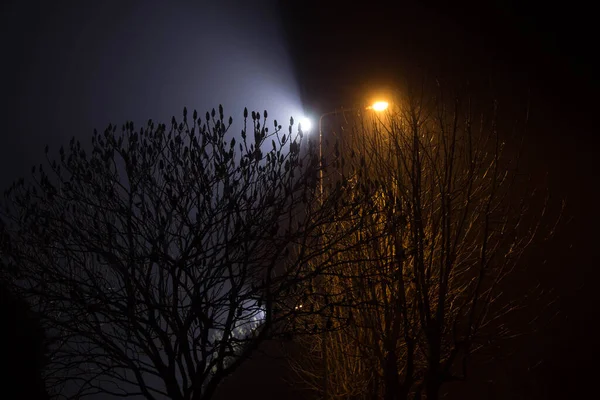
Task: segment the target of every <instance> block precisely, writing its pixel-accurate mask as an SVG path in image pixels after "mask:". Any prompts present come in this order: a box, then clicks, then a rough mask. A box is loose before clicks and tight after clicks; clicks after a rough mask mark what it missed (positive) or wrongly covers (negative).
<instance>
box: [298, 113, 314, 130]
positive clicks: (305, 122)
mask: <svg viewBox="0 0 600 400" xmlns="http://www.w3.org/2000/svg"><path fill="white" fill-rule="evenodd" d="M300 128H301V129H302V132H310V131H311V129H312V121H311V120H310V118H307V117H303V118H300Z"/></svg>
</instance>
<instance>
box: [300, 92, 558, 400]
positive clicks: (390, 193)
mask: <svg viewBox="0 0 600 400" xmlns="http://www.w3.org/2000/svg"><path fill="white" fill-rule="evenodd" d="M420 89H422V88H420ZM406 93H408V95H406V96H404V97H403V98H399V99H396V101H395V103H394V106H393V107H391V108H390V109H389V110H388V111H386V112H385V113H382V114H375V113H373V112H370V111H364V112H363V111H362V110H361V112H359V114H361V115H358V116H357V113H356V112H352V113H349V115H346V116H345V117H346V119H345V120H346V121H347V123H348V125H346V126H345V128H346V129H345V131H344V132H343V133H341V134H342V135H344V136H343V137H342V138H341V139H340V141H338V142H337V143H336V144H335V146H336V147H338V146H339V147H342V149H343V150H341V151H339V152H338V154H341V157H335V156H334V157H333V158H331V159H330V160H329V164H330V165H338V166H339V167H338V168H342V166H344V167H343V174H344V175H347V176H349V177H350V181H352V182H354V183H353V185H354V186H355V187H356V188H359V187H364V186H370V187H373V188H374V194H373V195H372V196H371V197H370V199H369V202H368V204H365V207H368V208H369V210H370V211H369V213H368V214H369V216H368V218H367V219H366V221H365V223H363V224H362V225H361V229H360V230H359V231H357V232H355V234H354V241H355V243H356V244H357V245H356V246H355V247H353V248H351V247H350V246H348V251H346V252H344V253H340V254H338V256H336V257H341V258H342V259H343V260H352V262H350V263H344V262H341V261H342V260H340V264H341V265H342V267H341V268H339V269H338V270H337V273H331V274H329V275H328V276H327V277H326V278H325V283H324V284H322V285H321V288H322V290H325V291H327V292H329V293H330V295H331V296H334V297H336V298H338V299H340V306H337V305H336V306H335V308H336V309H337V310H336V311H335V312H334V313H337V314H339V315H340V316H341V318H342V319H343V318H348V319H349V320H350V321H351V323H348V324H345V325H344V326H342V327H340V329H338V330H335V331H331V332H326V333H325V334H323V335H318V336H310V337H304V338H302V339H301V340H303V341H304V344H305V346H306V348H307V350H308V351H307V352H306V357H304V358H301V359H296V360H292V364H293V367H294V368H295V370H296V371H297V372H298V373H299V375H300V377H301V378H302V379H303V380H304V382H305V383H307V384H308V385H309V387H311V388H313V389H315V390H317V391H318V392H321V393H323V394H324V397H325V398H356V399H359V398H360V399H370V398H385V399H389V400H397V399H407V398H415V399H418V398H422V397H425V398H427V399H428V400H433V399H437V398H438V396H439V395H440V388H441V387H442V385H444V384H445V383H447V382H450V381H453V380H462V379H465V378H466V376H467V361H468V360H469V358H470V356H471V354H473V353H475V352H478V351H486V350H490V349H492V348H493V347H494V346H495V345H496V343H497V340H499V339H502V338H507V337H510V336H512V335H514V334H518V333H519V331H517V332H515V331H514V330H513V328H514V327H511V326H509V325H507V324H506V323H505V322H506V320H505V319H504V317H505V316H506V315H507V314H509V313H511V312H512V311H515V310H516V309H518V308H519V307H521V306H522V305H525V304H526V301H525V300H524V299H523V298H515V297H510V296H508V295H506V290H505V289H506V284H505V283H504V282H505V281H506V278H507V277H510V275H511V272H513V271H514V269H515V267H517V266H519V265H520V264H519V262H520V259H521V256H522V254H523V253H524V251H525V250H526V249H527V248H528V247H529V246H530V244H531V243H532V241H533V239H534V238H535V237H536V235H538V232H539V228H540V224H541V221H542V220H543V218H542V216H543V215H544V210H545V207H546V197H545V196H544V195H542V196H536V195H535V191H531V186H529V185H528V184H527V176H525V175H524V174H522V173H521V171H520V170H519V166H518V152H515V151H514V147H518V146H514V145H513V149H510V150H507V146H506V143H505V139H507V138H508V136H504V137H502V136H501V132H500V131H499V128H498V119H497V115H496V111H497V110H496V105H495V104H494V105H492V107H491V108H490V110H489V113H486V114H484V115H483V116H482V117H480V116H479V115H475V113H474V111H473V109H472V104H470V102H469V101H464V102H461V101H460V98H458V97H453V98H451V99H447V98H445V97H444V94H445V93H444V92H443V90H441V88H440V89H439V91H437V92H433V94H426V92H423V91H419V92H412V94H411V92H406ZM429 93H431V92H429ZM327 153H328V154H329V153H330V154H331V155H335V152H327ZM352 154H355V155H354V156H352ZM341 158H344V161H343V162H342V161H341ZM356 192H358V191H353V192H352V193H356ZM339 223H340V222H334V224H339ZM548 228H549V230H548V231H544V232H543V233H544V235H541V236H545V235H548V234H550V233H551V232H552V230H553V228H552V227H551V226H549V227H548ZM342 230H343V228H342ZM541 236H540V237H541ZM319 302H320V299H319V297H317V296H309V297H308V298H307V300H306V301H305V304H304V305H303V307H308V306H310V304H311V303H319ZM316 320H318V317H317V318H316ZM517 329H520V328H517ZM323 377H325V379H323Z"/></svg>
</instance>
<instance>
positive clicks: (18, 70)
mask: <svg viewBox="0 0 600 400" xmlns="http://www.w3.org/2000/svg"><path fill="white" fill-rule="evenodd" d="M489 3H490V5H486V6H482V5H479V4H477V5H473V4H470V5H466V4H464V5H457V4H454V2H453V4H452V5H451V6H446V7H444V8H431V7H425V6H421V5H416V3H415V2H388V1H385V2H376V1H369V2H360V3H359V2H357V3H351V2H349V1H346V2H338V1H322V2H318V1H313V0H307V1H296V0H291V1H279V2H277V1H275V0H272V1H270V0H259V1H241V0H240V1H233V0H224V1H216V0H215V1H191V0H187V1H169V2H166V1H157V0H152V1H150V0H149V1H141V0H140V1H105V2H100V1H97V2H92V1H56V2H51V1H16V0H13V1H5V2H3V4H2V6H1V7H2V21H3V22H2V26H1V28H0V29H1V35H0V41H1V44H2V50H1V53H0V54H1V56H0V58H1V59H2V63H1V69H2V70H1V71H2V72H1V74H0V79H1V91H0V96H1V101H2V107H1V108H0V113H1V121H2V125H3V126H2V133H1V134H0V135H1V136H0V184H1V185H2V187H3V188H5V187H6V186H7V185H8V184H9V183H10V182H11V181H12V180H14V179H16V178H18V177H20V176H28V173H29V169H30V167H31V165H33V164H39V163H41V162H44V158H43V148H44V146H45V144H47V143H48V144H50V147H51V151H52V149H53V150H54V151H55V152H56V151H57V150H58V147H60V145H66V144H67V143H68V140H69V138H70V137H71V136H73V135H74V136H75V137H76V138H78V139H79V140H81V141H82V142H83V143H86V142H89V141H90V139H91V133H92V130H93V129H94V128H96V129H98V131H100V132H101V131H103V130H104V128H105V127H106V126H107V125H108V123H113V124H117V126H119V128H120V126H121V124H123V123H124V122H125V121H127V120H133V121H134V122H135V123H136V127H137V128H139V127H140V126H141V125H142V124H144V125H145V122H146V121H147V120H148V119H149V118H152V119H153V120H154V121H155V122H165V123H168V122H169V121H170V118H171V116H172V115H175V116H176V117H177V118H179V117H181V115H182V114H181V112H182V109H183V107H184V106H187V108H188V110H189V111H190V112H191V110H193V109H197V110H198V112H199V113H200V115H204V113H205V111H207V110H210V109H211V108H212V107H217V106H218V104H219V103H222V104H223V105H224V107H225V113H226V114H227V115H232V116H233V117H234V120H239V119H240V117H241V113H242V110H243V107H244V106H248V108H249V110H261V111H262V110H263V109H267V110H268V111H269V114H270V116H272V117H276V118H277V119H279V121H280V123H281V124H283V125H284V126H286V125H287V120H288V118H289V116H290V115H292V114H294V116H295V117H296V115H297V116H301V114H303V113H304V112H307V113H309V114H310V113H312V114H313V115H316V116H318V115H319V114H320V113H323V112H326V111H330V110H331V109H334V108H336V107H340V106H345V105H352V104H355V103H356V102H360V101H361V100H362V99H364V97H365V95H366V94H367V93H371V92H376V91H378V90H382V89H386V88H393V87H395V85H397V83H398V82H399V80H401V79H402V77H409V76H412V75H413V74H415V73H416V71H419V70H422V69H426V70H428V71H432V72H434V73H439V74H441V75H442V76H443V77H445V78H446V79H448V80H449V81H453V82H460V81H461V80H463V79H465V78H466V77H469V78H470V79H471V80H472V82H473V85H474V86H475V87H477V88H479V89H480V90H481V91H482V92H485V93H486V94H488V95H492V96H494V97H496V98H497V99H499V101H500V108H501V109H502V107H503V106H504V107H506V108H508V109H512V108H514V109H519V107H521V106H523V105H524V104H526V103H527V96H528V93H529V96H530V98H529V100H530V103H531V107H532V108H531V126H530V129H529V131H528V135H529V136H528V141H527V142H526V150H527V151H529V154H530V155H529V156H528V158H527V159H526V160H525V165H526V167H527V168H531V171H533V172H534V173H535V174H538V175H539V174H540V173H543V172H544V171H546V170H547V171H548V173H549V175H548V176H549V177H548V186H549V188H550V191H551V194H552V197H553V199H556V200H559V199H566V200H567V202H568V209H567V211H568V213H569V215H568V216H569V217H570V218H571V219H572V221H571V223H570V224H569V225H568V226H566V227H565V228H564V229H563V231H562V233H560V234H559V236H558V237H557V239H556V240H555V242H553V245H552V246H551V247H549V248H544V249H541V250H540V252H542V253H544V256H545V258H547V259H548V260H549V262H548V264H546V265H545V266H544V267H543V268H537V269H536V271H538V273H539V274H540V280H542V281H543V282H545V283H548V284H550V285H553V286H556V287H558V289H557V292H558V294H559V296H560V300H559V307H560V309H561V314H560V316H559V321H561V322H559V323H557V325H555V326H553V328H552V332H553V336H551V337H550V336H548V335H545V336H543V337H537V338H536V339H535V340H536V344H535V346H533V345H531V346H530V345H529V344H525V345H523V347H521V348H519V349H517V350H515V351H517V352H521V353H522V357H521V358H528V357H529V355H528V354H525V352H526V351H527V350H528V349H530V350H531V359H535V357H539V358H542V359H544V360H545V361H544V363H543V364H542V365H541V367H539V368H538V370H537V371H536V372H535V373H532V374H533V375H531V376H530V375H528V373H527V372H526V369H527V368H528V367H529V365H525V364H523V365H522V367H523V370H524V371H525V372H523V371H520V372H519V371H517V375H518V376H519V377H521V378H522V379H523V380H525V381H527V380H528V379H539V380H540V382H539V383H534V384H533V385H534V386H535V387H538V388H540V387H544V388H546V389H544V390H547V392H546V393H547V397H545V398H559V396H560V394H561V393H564V394H567V393H568V394H569V397H574V396H573V395H574V392H569V390H575V389H576V388H574V386H577V385H585V382H587V381H586V380H587V379H589V377H591V372H590V369H589V368H588V367H587V364H586V363H588V362H590V363H591V360H592V357H593V354H594V352H595V351H597V345H596V344H595V343H594V341H595V339H591V338H593V337H594V334H593V333H592V321H594V320H595V319H596V318H597V316H598V313H597V311H595V310H592V308H594V307H592V306H591V305H592V304H594V303H596V304H597V303H598V301H597V299H595V296H594V295H593V294H594V292H597V290H598V288H597V284H596V283H595V282H597V278H598V273H597V272H596V268H597V266H598V265H597V264H598V259H597V257H595V258H593V257H592V255H591V253H592V251H591V250H590V249H595V248H596V247H597V240H596V239H597V234H596V233H595V231H594V230H593V229H592V226H593V225H594V224H595V222H597V215H598V210H597V205H596V203H597V199H598V194H599V193H598V188H597V184H596V183H595V182H596V181H597V178H595V175H596V174H595V172H596V169H597V168H596V165H595V162H594V161H593V157H595V156H596V153H597V147H596V146H595V143H596V142H597V140H598V139H597V138H596V137H595V136H596V134H597V133H598V128H597V125H594V124H593V122H594V121H593V119H594V117H595V114H597V110H596V108H597V105H598V100H597V95H596V94H595V93H596V92H597V90H598V86H599V85H598V82H599V79H598V77H597V75H596V73H597V72H596V71H597V70H596V69H595V65H594V64H593V61H592V60H593V58H594V55H595V54H594V53H595V52H596V50H595V49H596V47H597V44H596V43H595V41H594V40H593V38H594V36H595V34H592V31H593V27H594V24H593V23H592V17H591V15H592V14H593V13H592V11H591V10H586V9H585V8H578V9H574V8H573V9H569V8H568V7H569V6H568V5H567V4H562V6H561V7H560V8H558V7H557V8H552V6H551V5H550V4H549V3H547V2H546V3H542V2H537V3H531V2H529V3H526V2H524V3H525V4H526V5H525V6H523V5H519V6H516V5H513V4H511V3H510V2H507V1H495V2H489ZM392 4H394V5H392ZM593 42H594V43H593ZM582 285H583V286H582ZM523 354H525V355H523ZM519 360H520V361H519V362H521V361H522V360H521V359H519ZM523 362H524V361H523ZM253 369H254V370H255V371H254V373H255V374H260V373H264V371H269V372H268V374H272V373H275V368H274V367H273V366H270V365H269V364H267V363H266V362H265V363H264V364H263V365H262V367H260V368H253ZM261 371H263V372H261ZM489 371H492V372H489ZM489 371H488V372H489V373H490V374H494V373H496V372H495V371H494V370H493V368H492V370H489ZM586 373H587V375H586ZM481 374H483V375H481V376H477V375H475V378H474V380H475V381H474V383H473V384H472V385H471V386H472V387H473V388H474V389H473V391H469V390H470V389H469V390H467V391H466V392H465V395H468V394H471V395H473V393H476V395H477V396H479V397H476V398H486V396H489V395H486V394H485V393H486V392H485V390H488V388H489V387H490V386H489V385H487V386H486V384H485V383H484V382H485V381H486V380H488V379H490V378H489V377H488V376H484V374H485V372H482V373H481ZM250 375H252V374H250ZM532 376H533V377H535V378H531V377H532ZM521 378H520V379H521ZM232 379H233V378H232ZM236 379H240V380H239V382H242V383H241V384H242V385H244V387H247V388H255V389H256V388H257V387H259V386H260V385H265V384H266V383H265V382H260V380H259V379H250V378H236ZM273 379H275V378H273ZM477 379H479V380H480V382H479V383H478V381H477ZM513 384H514V382H513ZM275 386H276V385H275ZM549 388H550V389H549ZM539 390H542V389H539ZM577 390H579V389H577ZM482 393H483V394H482ZM540 393H541V392H540ZM535 395H536V394H535V393H532V394H531V398H544V397H535ZM538 395H539V396H542V395H540V394H539V393H538ZM553 395H554V396H556V397H552V396H553ZM273 396H274V397H272V398H277V396H275V395H273ZM265 398H268V396H267V397H265ZM490 398H491V397H490Z"/></svg>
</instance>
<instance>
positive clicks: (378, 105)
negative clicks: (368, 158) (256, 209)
mask: <svg viewBox="0 0 600 400" xmlns="http://www.w3.org/2000/svg"><path fill="white" fill-rule="evenodd" d="M388 106H389V104H388V103H387V102H386V101H377V102H375V103H373V104H372V105H370V106H368V107H364V110H373V111H375V112H382V111H385V110H386V109H387V108H388ZM360 109H363V108H362V107H361V108H359V107H354V108H349V109H346V110H344V109H342V110H339V111H338V110H334V111H329V112H326V113H324V114H321V116H320V117H319V192H320V193H319V197H320V199H321V205H323V201H324V199H323V118H325V117H327V116H330V115H337V114H338V113H342V114H343V113H344V112H346V111H356V110H360ZM321 235H323V233H321ZM321 346H322V347H321V352H322V354H323V398H324V399H325V400H328V399H329V397H330V396H329V393H328V384H329V381H328V380H329V371H328V368H327V332H326V331H325V329H323V336H322V338H321Z"/></svg>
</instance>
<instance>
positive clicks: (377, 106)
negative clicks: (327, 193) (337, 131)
mask: <svg viewBox="0 0 600 400" xmlns="http://www.w3.org/2000/svg"><path fill="white" fill-rule="evenodd" d="M388 107H389V103H388V102H387V101H376V102H375V103H373V104H372V105H370V106H368V107H364V108H362V107H354V108H348V109H345V110H344V109H341V110H334V111H329V112H326V113H324V114H321V116H320V117H319V192H320V193H319V194H320V198H321V203H322V202H323V118H325V117H327V116H329V115H337V114H339V113H342V114H343V113H344V112H346V111H356V110H361V109H364V110H373V111H375V112H382V111H385V110H387V108H388Z"/></svg>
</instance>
